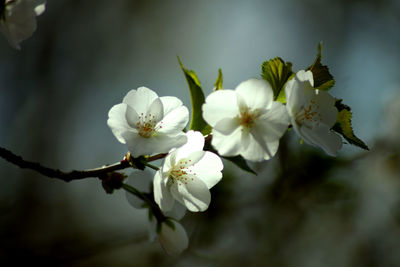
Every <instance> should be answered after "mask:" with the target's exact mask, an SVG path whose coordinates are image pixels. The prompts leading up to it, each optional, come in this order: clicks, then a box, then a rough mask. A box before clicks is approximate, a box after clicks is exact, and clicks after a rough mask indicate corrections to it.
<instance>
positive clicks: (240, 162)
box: [223, 156, 257, 175]
mask: <svg viewBox="0 0 400 267" xmlns="http://www.w3.org/2000/svg"><path fill="white" fill-rule="evenodd" d="M223 158H224V159H227V160H229V161H230V162H232V163H233V164H235V165H236V166H237V167H239V168H240V169H242V170H244V171H247V172H250V173H252V174H254V175H257V173H256V172H255V171H253V170H252V169H251V168H250V167H249V165H247V162H246V160H245V159H244V158H243V157H242V156H235V157H223Z"/></svg>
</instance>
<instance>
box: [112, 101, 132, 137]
mask: <svg viewBox="0 0 400 267" xmlns="http://www.w3.org/2000/svg"><path fill="white" fill-rule="evenodd" d="M126 110H127V105H126V104H118V105H115V106H113V107H112V108H111V109H110V111H109V112H108V120H107V124H108V126H109V127H110V129H111V131H112V132H113V134H114V136H115V137H116V138H117V139H118V141H120V142H121V143H123V144H125V143H126V139H125V138H124V135H125V134H126V132H128V131H131V130H132V127H131V126H130V125H129V124H128V122H127V120H126V115H125V114H126Z"/></svg>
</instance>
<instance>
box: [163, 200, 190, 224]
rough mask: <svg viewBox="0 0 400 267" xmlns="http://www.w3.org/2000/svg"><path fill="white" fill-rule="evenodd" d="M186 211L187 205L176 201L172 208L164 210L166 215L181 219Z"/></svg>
mask: <svg viewBox="0 0 400 267" xmlns="http://www.w3.org/2000/svg"><path fill="white" fill-rule="evenodd" d="M185 213H186V207H185V206H183V205H182V204H181V203H179V202H177V201H176V202H175V203H174V207H173V208H172V210H170V211H166V212H164V215H165V216H167V217H170V218H173V219H175V220H178V221H179V220H180V219H182V218H183V217H184V216H185Z"/></svg>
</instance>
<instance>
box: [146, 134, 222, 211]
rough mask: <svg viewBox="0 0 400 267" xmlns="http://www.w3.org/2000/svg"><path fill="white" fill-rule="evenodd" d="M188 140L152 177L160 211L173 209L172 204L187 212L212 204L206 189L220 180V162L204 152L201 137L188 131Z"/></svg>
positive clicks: (170, 155) (201, 209) (211, 154)
mask: <svg viewBox="0 0 400 267" xmlns="http://www.w3.org/2000/svg"><path fill="white" fill-rule="evenodd" d="M187 137H188V141H187V143H186V144H185V145H183V146H182V147H180V148H178V149H174V150H173V151H171V152H170V153H169V154H168V155H167V157H166V158H165V159H164V163H163V166H162V168H161V169H160V170H159V171H157V172H156V175H155V176H154V200H155V201H156V203H157V204H158V205H159V206H160V208H161V210H162V211H169V210H171V209H173V207H174V204H175V200H177V201H178V202H180V203H181V204H182V205H184V206H186V208H187V209H188V210H190V211H194V212H196V211H204V210H206V209H207V208H208V205H209V204H210V201H211V194H210V190H209V189H210V188H211V187H213V186H214V185H215V184H216V183H218V182H219V181H220V180H221V178H222V173H221V170H222V169H223V164H222V161H221V159H220V158H219V157H218V156H217V155H216V154H214V153H212V152H209V151H203V147H204V137H203V135H202V134H201V133H200V132H194V131H189V132H188V133H187Z"/></svg>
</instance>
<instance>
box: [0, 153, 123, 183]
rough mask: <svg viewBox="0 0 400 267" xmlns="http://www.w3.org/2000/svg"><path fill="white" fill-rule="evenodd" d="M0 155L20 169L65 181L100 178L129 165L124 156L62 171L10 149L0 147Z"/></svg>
mask: <svg viewBox="0 0 400 267" xmlns="http://www.w3.org/2000/svg"><path fill="white" fill-rule="evenodd" d="M0 157H2V158H4V159H5V160H7V161H8V162H10V163H12V164H14V165H17V166H18V167H20V168H22V169H31V170H34V171H37V172H39V173H41V174H43V175H44V176H47V177H50V178H57V179H60V180H63V181H65V182H70V181H72V180H79V179H84V178H88V177H98V178H100V179H102V178H103V177H104V176H105V175H106V174H107V173H109V172H113V171H117V170H122V169H126V168H128V167H131V166H130V164H129V162H128V160H127V159H126V158H124V159H123V160H121V161H120V162H117V163H114V164H111V165H107V166H103V167H100V168H96V169H89V170H81V171H77V170H73V171H70V172H63V171H61V170H58V169H52V168H48V167H45V166H43V165H41V164H40V163H37V162H31V161H26V160H24V159H23V158H22V157H20V156H17V155H15V154H14V153H12V152H11V151H9V150H7V149H5V148H2V147H0Z"/></svg>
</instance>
